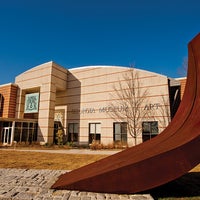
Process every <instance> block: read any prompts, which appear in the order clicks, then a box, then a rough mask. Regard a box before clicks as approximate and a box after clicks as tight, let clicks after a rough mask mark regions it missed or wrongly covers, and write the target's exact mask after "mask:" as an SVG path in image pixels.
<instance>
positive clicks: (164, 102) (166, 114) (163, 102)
mask: <svg viewBox="0 0 200 200" xmlns="http://www.w3.org/2000/svg"><path fill="white" fill-rule="evenodd" d="M158 108H159V109H156V110H154V111H156V112H155V113H152V116H154V120H155V119H157V120H158V122H159V124H160V127H163V128H166V127H167V126H168V124H169V123H170V122H171V113H170V105H169V99H168V97H167V98H166V97H165V96H164V95H161V97H160V103H159V105H158ZM152 112H153V110H152Z"/></svg>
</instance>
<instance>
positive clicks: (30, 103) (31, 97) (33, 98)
mask: <svg viewBox="0 0 200 200" xmlns="http://www.w3.org/2000/svg"><path fill="white" fill-rule="evenodd" d="M38 106H39V93H31V94H26V97H25V108H24V113H37V112H38Z"/></svg>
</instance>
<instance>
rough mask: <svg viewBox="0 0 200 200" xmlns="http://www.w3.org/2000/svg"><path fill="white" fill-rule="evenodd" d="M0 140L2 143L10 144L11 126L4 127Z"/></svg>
mask: <svg viewBox="0 0 200 200" xmlns="http://www.w3.org/2000/svg"><path fill="white" fill-rule="evenodd" d="M2 132H3V133H2V141H3V145H11V143H12V142H11V133H12V128H11V127H4V128H3V130H2Z"/></svg>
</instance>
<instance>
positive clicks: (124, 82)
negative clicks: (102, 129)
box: [109, 67, 149, 145]
mask: <svg viewBox="0 0 200 200" xmlns="http://www.w3.org/2000/svg"><path fill="white" fill-rule="evenodd" d="M113 90H114V92H113V94H112V98H113V99H115V100H114V101H113V102H112V103H110V105H109V106H110V107H112V108H113V109H112V110H113V112H110V113H109V115H110V116H111V117H112V118H113V119H115V120H116V119H117V120H119V121H121V122H127V129H128V133H129V134H130V135H131V137H132V138H133V139H134V144H135V145H136V144H137V137H138V135H139V134H141V132H142V131H141V130H142V127H141V124H142V119H144V117H147V116H148V114H149V111H147V110H145V109H144V101H145V100H146V99H147V98H146V97H147V95H148V91H147V89H144V88H142V87H141V86H140V80H139V76H138V72H137V71H136V69H134V67H130V69H129V70H128V71H127V73H125V74H124V75H123V78H122V79H120V80H119V81H118V83H117V84H115V85H113ZM116 106H117V107H121V108H123V109H121V111H120V112H119V111H114V110H115V108H116Z"/></svg>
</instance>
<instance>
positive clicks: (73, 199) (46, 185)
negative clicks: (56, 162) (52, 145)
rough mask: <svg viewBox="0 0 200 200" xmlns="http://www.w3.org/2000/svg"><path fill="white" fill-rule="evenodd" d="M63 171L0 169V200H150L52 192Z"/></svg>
mask: <svg viewBox="0 0 200 200" xmlns="http://www.w3.org/2000/svg"><path fill="white" fill-rule="evenodd" d="M65 172H66V171H64V170H46V169H45V170H34V169H29V170H28V169H1V168H0V199H1V200H11V199H13V200H126V199H131V200H152V199H153V198H152V197H151V196H150V195H149V194H143V195H139V194H137V195H117V194H103V193H92V192H79V191H69V190H53V189H50V187H51V185H53V183H54V182H55V180H57V178H58V176H60V175H61V174H62V173H65Z"/></svg>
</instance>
